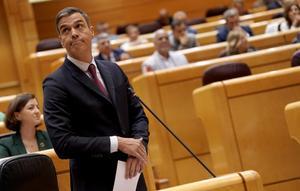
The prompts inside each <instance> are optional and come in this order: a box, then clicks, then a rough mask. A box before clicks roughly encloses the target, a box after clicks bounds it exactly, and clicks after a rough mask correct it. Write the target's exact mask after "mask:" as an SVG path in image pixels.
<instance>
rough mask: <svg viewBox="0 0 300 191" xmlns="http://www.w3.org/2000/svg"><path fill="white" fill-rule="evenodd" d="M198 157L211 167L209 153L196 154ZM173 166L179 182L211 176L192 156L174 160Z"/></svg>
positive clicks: (183, 182)
mask: <svg viewBox="0 0 300 191" xmlns="http://www.w3.org/2000/svg"><path fill="white" fill-rule="evenodd" d="M198 158H199V159H200V160H201V161H202V162H204V164H206V165H207V166H208V168H209V169H213V165H212V161H211V157H210V155H209V154H208V155H202V156H198ZM175 168H176V171H177V176H178V180H179V182H180V184H186V183H190V182H196V181H198V180H200V179H203V178H204V179H207V178H212V176H211V175H210V174H209V173H208V172H207V171H206V170H205V169H204V167H202V166H201V165H200V164H199V163H198V162H197V161H196V159H194V158H185V159H181V160H177V161H176V162H175Z"/></svg>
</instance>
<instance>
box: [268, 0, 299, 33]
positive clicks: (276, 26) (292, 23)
mask: <svg viewBox="0 0 300 191" xmlns="http://www.w3.org/2000/svg"><path fill="white" fill-rule="evenodd" d="M284 18H285V19H284V20H283V21H280V22H272V23H270V24H268V25H267V27H266V31H265V33H267V34H271V33H276V32H281V31H287V30H290V29H293V28H297V27H299V26H300V7H299V5H298V3H297V2H296V1H294V0H287V1H285V2H284Z"/></svg>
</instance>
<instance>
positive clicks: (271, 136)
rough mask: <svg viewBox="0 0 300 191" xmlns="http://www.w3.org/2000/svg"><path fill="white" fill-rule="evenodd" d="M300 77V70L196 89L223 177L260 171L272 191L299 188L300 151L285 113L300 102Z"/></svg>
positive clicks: (195, 94)
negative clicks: (292, 136) (235, 173)
mask: <svg viewBox="0 0 300 191" xmlns="http://www.w3.org/2000/svg"><path fill="white" fill-rule="evenodd" d="M299 74H300V68H289V69H283V70H278V71H276V72H268V73H263V74H258V75H253V76H248V77H243V78H238V79H233V80H226V81H223V82H216V83H213V84H211V85H208V86H205V87H202V88H198V89H197V90H195V91H194V102H195V107H196V111H197V116H198V117H200V118H201V120H202V122H203V126H204V127H205V129H206V132H207V137H208V142H209V146H210V152H211V156H212V159H213V162H214V166H215V170H216V172H217V173H228V172H233V171H236V170H243V169H254V170H256V171H258V172H259V174H260V175H261V176H262V179H263V183H264V185H265V186H266V187H270V188H271V185H272V188H273V189H270V190H274V191H275V190H276V191H280V190H296V189H297V188H299V186H300V181H295V180H300V165H299V160H300V147H299V145H298V144H297V143H296V142H295V141H293V140H291V139H290V137H289V134H288V130H287V127H286V124H285V120H284V113H283V112H284V107H285V105H286V104H287V103H290V102H293V101H296V100H299V99H300V93H299V92H300V80H299V78H298V77H297V76H299ZM277 184H279V185H277ZM273 185H274V186H273ZM275 185H276V186H275ZM282 188H289V189H282Z"/></svg>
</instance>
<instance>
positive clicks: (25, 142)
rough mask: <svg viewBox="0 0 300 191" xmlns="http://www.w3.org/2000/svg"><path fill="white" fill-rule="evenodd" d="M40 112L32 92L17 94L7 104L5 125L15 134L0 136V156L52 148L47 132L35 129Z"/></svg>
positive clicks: (38, 122)
mask: <svg viewBox="0 0 300 191" xmlns="http://www.w3.org/2000/svg"><path fill="white" fill-rule="evenodd" d="M40 124H41V112H40V110H39V105H38V102H37V99H36V98H35V96H34V95H33V94H30V93H23V94H20V95H18V96H17V97H16V98H15V99H14V100H13V101H12V102H11V103H10V104H9V106H8V109H7V112H6V116H5V125H6V128H8V129H9V130H12V131H15V132H16V133H15V134H12V135H10V136H5V137H3V138H0V158H4V157H9V156H14V155H19V154H26V153H32V152H36V151H41V150H46V149H50V148H52V144H51V142H50V139H49V137H48V134H47V132H44V131H41V130H37V129H36V128H37V127H38V126H39V125H40Z"/></svg>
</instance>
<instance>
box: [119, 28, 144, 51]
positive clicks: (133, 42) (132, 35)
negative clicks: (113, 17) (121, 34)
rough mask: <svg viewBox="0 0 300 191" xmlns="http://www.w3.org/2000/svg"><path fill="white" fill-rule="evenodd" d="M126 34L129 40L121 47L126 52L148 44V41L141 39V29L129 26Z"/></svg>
mask: <svg viewBox="0 0 300 191" xmlns="http://www.w3.org/2000/svg"><path fill="white" fill-rule="evenodd" d="M126 33H127V36H128V38H129V40H128V41H127V42H125V43H123V44H122V45H121V48H122V49H124V50H126V49H127V48H130V47H134V46H137V45H140V44H144V43H147V42H148V41H147V40H146V39H143V38H140V31H139V28H138V27H137V26H135V25H129V26H128V27H127V28H126Z"/></svg>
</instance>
